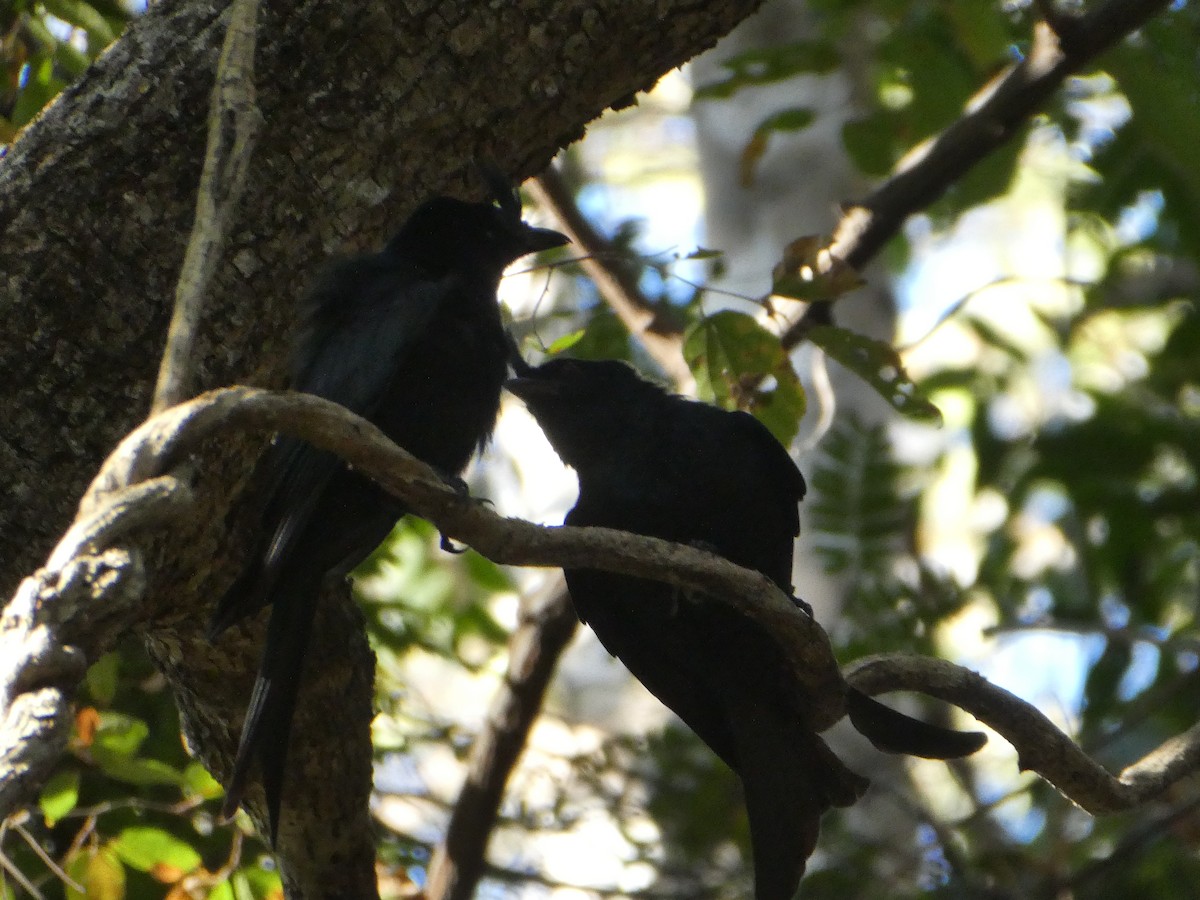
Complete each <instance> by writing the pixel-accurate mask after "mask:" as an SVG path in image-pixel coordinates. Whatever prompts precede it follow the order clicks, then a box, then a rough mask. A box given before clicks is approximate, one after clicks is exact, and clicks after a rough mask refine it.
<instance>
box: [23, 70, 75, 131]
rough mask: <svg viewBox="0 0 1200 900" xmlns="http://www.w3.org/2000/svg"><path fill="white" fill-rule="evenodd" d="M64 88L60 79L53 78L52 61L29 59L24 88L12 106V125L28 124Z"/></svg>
mask: <svg viewBox="0 0 1200 900" xmlns="http://www.w3.org/2000/svg"><path fill="white" fill-rule="evenodd" d="M64 86H65V84H64V82H63V81H62V80H61V79H59V78H55V77H54V60H53V59H51V58H50V57H49V56H39V57H35V58H33V59H31V60H30V61H29V73H28V77H27V79H26V81H25V86H24V87H22V88H21V91H20V93H19V94H18V95H17V102H16V104H15V105H14V106H13V111H12V116H11V119H12V123H13V124H14V125H16V126H17V127H20V126H22V125H26V124H28V123H29V122H30V121H31V120H32V119H33V117H34V116H36V115H37V114H38V113H40V112H41V111H42V109H43V108H44V107H45V106H46V104H47V103H49V102H50V101H51V100H53V99H54V98H55V97H56V96H58V93H59V91H61V90H62V89H63V87H64Z"/></svg>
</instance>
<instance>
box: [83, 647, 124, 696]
mask: <svg viewBox="0 0 1200 900" xmlns="http://www.w3.org/2000/svg"><path fill="white" fill-rule="evenodd" d="M120 671H121V655H120V654H119V653H105V654H104V655H103V656H101V657H100V658H99V659H98V660H96V661H95V662H94V663H92V665H91V666H89V667H88V670H87V688H88V693H89V694H91V695H92V699H93V700H94V701H95V702H96V704H97V705H99V706H108V705H110V704H111V703H112V701H113V697H115V696H116V694H117V676H118V675H119V673H120Z"/></svg>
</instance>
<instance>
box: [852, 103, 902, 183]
mask: <svg viewBox="0 0 1200 900" xmlns="http://www.w3.org/2000/svg"><path fill="white" fill-rule="evenodd" d="M895 144H896V119H895V117H894V116H893V115H891V114H889V113H885V112H877V113H874V114H872V115H869V116H865V117H863V118H861V119H855V120H853V121H851V122H847V123H846V124H845V125H843V126H842V146H843V147H845V148H846V152H847V153H848V154H849V155H850V158H851V159H852V160H854V164H855V165H856V166H858V170H859V171H860V172H862V173H863V174H864V175H886V174H887V173H888V172H890V171H891V169H892V166H893V164H894V163H895V162H896V147H895Z"/></svg>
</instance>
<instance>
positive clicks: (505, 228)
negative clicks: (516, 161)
mask: <svg viewBox="0 0 1200 900" xmlns="http://www.w3.org/2000/svg"><path fill="white" fill-rule="evenodd" d="M484 173H485V178H486V180H487V182H488V187H489V189H490V190H491V192H492V195H493V198H494V202H492V203H468V202H467V201H465V200H456V199H454V198H453V197H434V198H433V199H431V200H426V201H425V202H424V203H422V204H421V205H420V206H419V207H417V209H416V211H415V212H414V213H413V214H412V215H411V216H409V218H408V221H407V222H405V223H404V225H403V226H402V227H401V228H400V231H399V232H397V233H396V236H395V237H393V238H392V240H391V241H390V242H389V243H388V246H387V252H389V253H391V254H393V255H396V256H400V257H403V258H405V259H408V260H411V261H413V262H416V263H418V264H419V265H421V266H422V267H424V268H426V269H429V270H432V271H434V272H437V273H443V272H450V271H462V272H470V271H482V272H483V273H484V274H486V275H488V276H490V277H496V278H499V276H500V273H502V272H503V271H504V269H505V268H506V267H507V266H508V265H509V264H510V263H512V262H514V261H515V260H517V259H520V258H521V257H522V256H525V255H526V254H527V253H536V252H537V251H539V250H549V249H550V248H551V247H561V246H562V245H563V244H566V243H568V238H567V237H566V236H565V235H562V234H559V233H558V232H557V231H552V230H550V229H549V228H535V227H534V226H532V225H530V224H529V223H527V222H525V221H524V220H522V218H521V198H520V195H519V194H518V193H517V191H516V190H515V189H514V188H513V187H512V185H510V184H509V183H508V182H507V180H506V179H505V178H504V176H503V175H501V174H500V173H499V172H498V171H496V170H494V169H485V170H484Z"/></svg>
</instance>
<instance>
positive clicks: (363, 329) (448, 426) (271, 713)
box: [209, 172, 567, 842]
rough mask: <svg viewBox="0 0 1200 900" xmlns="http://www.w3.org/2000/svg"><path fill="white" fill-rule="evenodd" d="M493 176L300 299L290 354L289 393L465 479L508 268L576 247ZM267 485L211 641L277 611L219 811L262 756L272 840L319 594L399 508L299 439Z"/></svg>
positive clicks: (432, 207)
mask: <svg viewBox="0 0 1200 900" xmlns="http://www.w3.org/2000/svg"><path fill="white" fill-rule="evenodd" d="M484 174H485V177H486V178H487V179H488V181H489V186H490V187H491V190H492V192H493V194H494V195H495V198H496V201H497V202H496V204H494V205H493V204H489V203H467V202H464V201H461V200H455V199H451V198H449V197H436V198H434V199H431V200H429V201H427V202H425V203H424V204H423V205H421V206H420V207H419V208H418V209H417V210H416V211H415V212H414V213H413V214H412V215H411V216H410V217H409V219H408V221H406V222H405V223H404V225H403V226H402V227H401V228H400V230H399V231H398V232H397V233H396V235H395V237H393V238H392V240H391V241H390V242H389V243H388V244H387V246H386V247H385V248H384V249H383V251H382V252H380V253H377V254H373V255H366V256H357V257H354V258H350V259H345V260H343V261H340V262H337V263H335V264H333V265H331V266H330V267H329V268H328V269H327V270H326V271H325V273H324V274H323V276H322V277H321V278H320V279H319V280H318V282H317V283H316V285H315V287H314V288H313V289H312V290H311V292H310V293H309V294H308V296H307V298H306V300H305V302H304V305H303V310H302V316H303V317H302V323H301V327H300V329H299V332H298V335H297V341H296V344H295V348H294V353H293V360H292V373H291V382H290V384H291V387H292V388H293V389H294V390H298V391H304V392H307V393H310V394H316V395H318V396H321V397H325V398H327V399H329V400H333V401H336V402H337V403H340V404H342V405H343V406H345V407H347V408H348V409H350V410H352V411H353V412H356V413H358V414H359V415H361V416H363V417H365V418H366V419H368V420H370V421H371V422H373V423H374V424H375V425H376V426H378V427H379V428H380V429H381V430H382V431H383V432H384V433H385V434H386V435H387V436H388V437H390V438H391V439H392V440H393V441H395V442H396V443H397V444H399V445H400V446H402V447H404V448H405V449H406V450H408V451H409V452H410V453H412V454H413V455H414V456H417V457H418V458H420V459H422V460H423V461H425V462H426V463H428V464H429V465H431V466H433V467H434V468H436V469H438V470H439V471H440V472H442V473H444V474H445V476H446V477H447V478H457V476H458V475H459V473H461V472H462V470H463V469H464V468H465V467H466V465H467V463H468V462H469V461H470V459H471V457H472V456H473V455H474V454H475V452H476V450H478V449H479V448H481V447H482V446H483V445H484V444H485V443H486V442H487V440H488V438H489V437H490V436H491V432H492V428H493V427H494V425H495V421H496V414H497V411H498V408H499V403H500V389H501V386H502V384H503V382H504V379H505V376H506V374H507V371H508V363H507V360H508V355H509V345H508V336H507V334H506V333H505V331H504V327H503V325H502V324H501V319H500V310H499V307H498V305H497V302H496V289H497V287H498V285H499V282H500V277H501V275H502V274H503V272H504V269H505V267H506V266H508V265H509V264H510V263H512V262H513V261H514V260H516V259H518V258H519V257H521V256H524V255H525V254H527V253H533V252H535V251H538V250H545V249H548V248H551V247H557V246H560V245H562V244H565V243H567V238H565V237H564V236H563V235H561V234H559V233H558V232H555V231H550V230H548V229H542V228H534V227H532V226H530V225H528V224H526V223H525V222H523V221H522V220H521V201H520V197H519V196H518V195H517V194H516V192H515V191H514V190H513V189H512V187H511V186H509V185H508V184H507V183H506V182H505V180H504V178H503V176H500V175H498V174H497V173H494V172H485V173H484ZM258 477H259V478H260V479H261V482H260V483H261V485H262V487H263V490H262V493H261V495H262V496H263V497H264V498H265V499H264V501H263V504H262V507H261V508H262V518H261V527H260V529H259V534H260V535H261V536H262V542H261V544H260V545H259V546H258V547H257V548H256V552H255V553H254V554H253V556H252V558H251V561H250V564H249V566H248V568H247V569H246V570H245V572H244V573H243V574H242V575H241V576H240V577H239V578H238V580H237V581H236V582H235V583H234V585H233V586H232V587H231V588H230V590H229V592H228V593H227V594H226V595H225V596H224V598H223V599H222V600H221V602H220V604H219V605H218V607H217V611H216V613H215V614H214V616H213V620H212V622H211V624H210V627H209V633H210V636H211V637H214V638H215V637H216V636H217V635H218V634H220V633H221V632H222V631H224V630H225V629H226V628H227V627H229V626H230V625H231V624H233V623H234V622H236V621H238V620H239V619H241V618H243V617H245V616H248V615H251V614H253V613H254V612H256V611H257V610H259V609H260V608H261V607H263V606H265V605H268V604H271V606H272V611H271V619H270V624H269V625H268V628H267V638H266V645H265V647H264V650H263V657H262V662H261V665H260V668H259V673H258V680H257V681H256V683H255V685H254V692H253V694H252V696H251V699H250V704H249V707H248V709H247V710H246V719H245V724H244V725H243V727H242V736H241V741H240V743H239V745H238V753H237V759H236V760H235V762H234V769H233V774H232V776H231V777H230V779H229V785H228V788H227V790H226V799H225V806H224V813H225V815H226V816H230V815H232V814H233V813H234V812H235V811H236V810H237V807H238V806H239V805H240V804H241V801H242V796H243V793H244V790H245V787H246V781H247V778H248V776H249V774H250V769H251V764H252V762H253V761H254V760H255V759H257V760H258V762H259V764H260V766H261V778H262V782H263V788H264V791H265V793H266V800H267V809H268V813H269V816H270V829H271V835H270V836H271V840H272V842H274V839H275V834H276V831H277V828H278V824H279V807H280V798H281V794H282V787H283V773H284V767H285V763H286V755H287V745H288V737H289V732H290V729H291V721H292V713H293V709H294V707H295V704H296V695H297V690H298V686H299V681H300V675H301V670H302V667H303V661H304V652H305V649H306V647H307V645H308V639H309V633H310V631H311V627H312V621H313V612H314V610H315V607H316V603H317V600H318V597H319V595H320V592H321V589H322V585H323V583H324V582H325V581H326V579H328V578H344V577H345V576H346V574H347V573H349V572H350V570H351V569H353V568H354V567H355V566H357V565H358V564H359V563H361V562H362V561H363V560H364V559H365V558H366V557H367V556H368V555H369V554H370V553H371V551H372V550H374V549H375V547H376V546H378V545H379V544H380V543H381V542H382V541H383V539H384V538H385V537H387V535H388V533H389V531H390V530H391V529H392V527H393V526H394V525H395V523H396V521H397V519H399V518H400V517H401V516H402V515H403V514H404V512H405V510H404V508H403V506H402V505H401V504H400V503H399V502H397V501H396V500H395V499H394V498H392V497H390V496H388V495H387V494H386V493H385V492H383V491H382V490H381V489H380V488H379V487H378V486H376V485H375V484H374V483H373V482H371V481H370V480H368V479H367V478H365V477H363V476H361V475H358V474H356V473H354V472H353V471H351V470H350V469H348V468H347V467H346V466H345V465H344V464H343V463H342V462H341V461H340V460H339V459H338V458H337V457H335V456H333V455H332V454H329V453H326V452H324V451H320V450H317V449H315V448H314V447H312V446H311V445H309V444H307V443H305V442H303V441H298V440H294V439H291V438H280V439H278V440H277V441H276V442H275V443H274V445H273V446H272V448H271V449H270V450H269V452H268V454H267V456H266V457H264V460H263V463H262V465H261V468H260V470H259V472H258Z"/></svg>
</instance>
